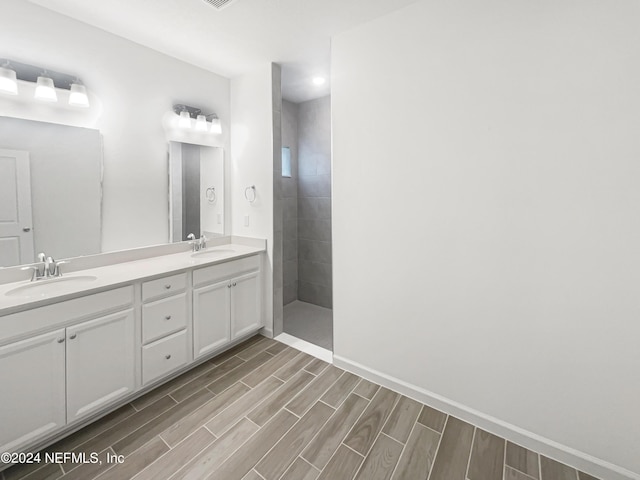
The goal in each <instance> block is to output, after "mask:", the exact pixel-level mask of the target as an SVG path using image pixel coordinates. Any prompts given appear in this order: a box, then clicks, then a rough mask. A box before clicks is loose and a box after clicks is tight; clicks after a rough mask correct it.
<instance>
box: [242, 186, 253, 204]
mask: <svg viewBox="0 0 640 480" xmlns="http://www.w3.org/2000/svg"><path fill="white" fill-rule="evenodd" d="M244 198H246V199H247V201H248V202H249V203H253V202H255V201H256V186H255V185H251V186H249V187H247V188H245V189H244Z"/></svg>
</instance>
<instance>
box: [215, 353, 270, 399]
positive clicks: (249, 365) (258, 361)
mask: <svg viewBox="0 0 640 480" xmlns="http://www.w3.org/2000/svg"><path fill="white" fill-rule="evenodd" d="M272 358H273V356H272V355H269V354H268V353H267V352H260V353H258V354H257V355H256V356H255V357H251V358H250V359H249V360H247V361H246V362H244V363H243V364H242V365H240V366H239V367H236V368H235V369H233V370H231V371H230V372H229V373H227V374H226V375H224V376H223V377H220V378H219V379H217V380H216V381H214V382H212V383H210V384H209V385H207V388H208V389H209V390H211V391H212V392H213V393H215V394H216V395H219V394H221V393H222V392H224V391H225V390H226V389H227V388H229V387H230V386H231V385H233V384H234V383H236V382H237V381H238V380H240V379H241V378H243V377H245V376H247V375H249V374H250V373H251V372H252V371H253V370H255V369H256V368H258V367H259V366H261V365H262V364H263V363H265V362H268V361H269V360H271V359H272Z"/></svg>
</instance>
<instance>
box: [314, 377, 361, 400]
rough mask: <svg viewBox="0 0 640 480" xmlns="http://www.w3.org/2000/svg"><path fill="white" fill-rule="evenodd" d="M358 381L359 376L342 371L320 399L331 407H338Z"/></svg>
mask: <svg viewBox="0 0 640 480" xmlns="http://www.w3.org/2000/svg"><path fill="white" fill-rule="evenodd" d="M359 381H360V377H358V376H357V375H354V374H353V373H351V372H344V373H343V374H342V376H341V377H340V378H339V379H338V381H337V382H336V383H334V384H333V386H332V387H331V388H330V389H329V390H327V393H325V394H324V395H323V396H322V398H321V399H320V400H322V401H323V402H324V403H326V404H327V405H331V406H332V407H333V408H338V407H339V406H340V404H341V403H342V402H344V401H345V400H346V398H347V397H348V396H349V394H350V393H351V392H352V391H353V389H354V388H355V386H356V385H357V384H358V382H359Z"/></svg>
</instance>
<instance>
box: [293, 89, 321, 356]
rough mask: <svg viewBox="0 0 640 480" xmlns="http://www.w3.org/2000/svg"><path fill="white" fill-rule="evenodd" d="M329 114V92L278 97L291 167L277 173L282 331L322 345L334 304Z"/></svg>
mask: <svg viewBox="0 0 640 480" xmlns="http://www.w3.org/2000/svg"><path fill="white" fill-rule="evenodd" d="M330 118H331V97H330V96H326V97H323V98H319V99H315V100H310V101H307V102H303V103H299V104H295V103H291V102H288V101H283V102H282V146H283V156H284V157H285V158H286V157H289V158H290V167H291V168H290V176H286V174H287V173H288V172H287V170H288V169H287V168H286V165H284V164H283V177H282V197H283V219H284V223H283V230H284V239H283V262H284V265H283V267H284V268H283V272H284V273H283V301H284V305H285V315H284V317H285V318H284V330H285V333H290V334H293V335H295V336H299V337H301V338H303V339H305V340H308V341H310V342H312V343H316V344H319V345H320V346H323V347H325V348H327V347H330V346H331V343H332V341H331V336H332V332H331V330H332V329H331V310H330V309H331V308H332V305H333V299H332V269H331V120H330ZM286 149H288V151H286ZM285 161H286V160H285ZM319 307H322V308H319ZM305 337H308V338H305ZM325 337H326V338H325Z"/></svg>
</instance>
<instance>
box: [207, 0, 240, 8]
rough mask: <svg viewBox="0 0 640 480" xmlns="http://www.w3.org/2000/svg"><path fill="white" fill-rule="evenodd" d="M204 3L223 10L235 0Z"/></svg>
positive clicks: (216, 0) (209, 0)
mask: <svg viewBox="0 0 640 480" xmlns="http://www.w3.org/2000/svg"><path fill="white" fill-rule="evenodd" d="M203 1H204V3H208V4H209V5H211V6H212V7H213V8H215V9H217V10H222V9H223V8H224V7H226V6H227V5H229V4H230V3H231V2H233V0H203Z"/></svg>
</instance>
